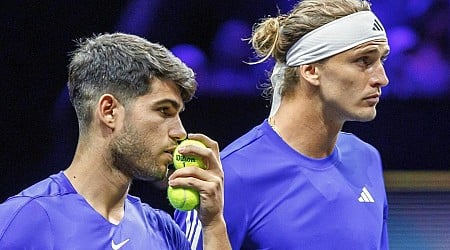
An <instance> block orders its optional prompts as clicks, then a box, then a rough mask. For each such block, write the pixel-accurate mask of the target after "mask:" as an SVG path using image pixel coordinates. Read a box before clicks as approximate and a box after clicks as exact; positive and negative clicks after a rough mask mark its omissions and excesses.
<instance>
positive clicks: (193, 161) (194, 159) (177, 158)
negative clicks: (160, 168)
mask: <svg viewBox="0 0 450 250" xmlns="http://www.w3.org/2000/svg"><path fill="white" fill-rule="evenodd" d="M186 145H195V146H199V147H204V148H206V146H205V144H203V143H201V142H199V141H196V140H190V139H186V140H183V141H182V142H181V143H180V144H179V145H178V146H177V147H176V148H175V151H174V152H173V166H174V167H175V169H180V168H184V167H199V168H203V169H206V165H205V163H204V162H203V160H202V158H201V157H200V156H196V155H182V154H180V153H179V152H178V148H179V147H181V146H186Z"/></svg>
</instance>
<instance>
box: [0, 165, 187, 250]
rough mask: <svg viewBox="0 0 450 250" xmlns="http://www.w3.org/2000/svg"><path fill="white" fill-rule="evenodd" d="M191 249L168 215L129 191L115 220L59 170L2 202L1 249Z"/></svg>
mask: <svg viewBox="0 0 450 250" xmlns="http://www.w3.org/2000/svg"><path fill="white" fill-rule="evenodd" d="M119 248H120V249H121V250H122V249H123V250H124V249H177V250H178V249H190V247H189V242H188V241H187V239H186V237H185V236H184V233H183V232H182V231H181V230H180V228H179V227H178V226H177V225H176V224H175V222H174V221H173V220H172V218H171V217H170V215H169V214H167V213H166V212H164V211H160V210H157V209H153V208H151V207H150V206H149V205H147V204H145V203H142V202H141V201H140V199H138V198H136V197H133V196H131V195H128V196H127V198H126V201H125V215H124V217H123V219H122V221H121V222H120V223H119V224H118V225H114V224H111V223H110V222H109V221H107V220H106V219H105V218H104V217H102V216H101V215H100V214H99V213H98V212H96V211H95V210H94V209H93V208H92V207H91V206H90V205H89V204H88V203H87V201H86V200H85V199H84V198H83V197H82V196H81V195H79V194H78V193H77V192H76V191H75V189H74V188H73V186H72V185H71V184H70V182H69V180H68V179H67V178H66V176H65V175H64V174H63V172H60V173H58V174H55V175H52V176H50V177H49V178H47V179H45V180H43V181H41V182H39V183H37V184H35V185H33V186H31V187H29V188H27V189H25V190H24V191H22V192H21V193H20V194H18V195H16V196H13V197H10V198H9V199H7V200H6V201H5V202H4V203H2V204H0V249H119Z"/></svg>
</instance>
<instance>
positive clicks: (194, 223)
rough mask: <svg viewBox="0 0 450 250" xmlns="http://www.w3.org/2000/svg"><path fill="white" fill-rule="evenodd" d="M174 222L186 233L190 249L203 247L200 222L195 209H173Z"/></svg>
mask: <svg viewBox="0 0 450 250" xmlns="http://www.w3.org/2000/svg"><path fill="white" fill-rule="evenodd" d="M174 219H175V222H176V223H177V224H178V225H179V226H180V228H181V230H182V231H183V232H184V234H185V235H186V238H187V239H188V241H189V243H190V244H191V249H197V250H202V249H203V235H202V224H201V222H200V219H199V218H198V213H197V211H196V210H192V211H187V212H185V211H180V210H175V213H174Z"/></svg>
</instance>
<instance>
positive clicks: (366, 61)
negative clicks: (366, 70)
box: [357, 56, 370, 65]
mask: <svg viewBox="0 0 450 250" xmlns="http://www.w3.org/2000/svg"><path fill="white" fill-rule="evenodd" d="M357 62H358V63H360V64H362V65H369V64H370V62H369V58H368V57H367V56H363V57H360V58H358V60H357Z"/></svg>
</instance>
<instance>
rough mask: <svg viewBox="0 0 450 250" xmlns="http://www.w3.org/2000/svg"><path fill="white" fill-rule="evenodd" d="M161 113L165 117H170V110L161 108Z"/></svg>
mask: <svg viewBox="0 0 450 250" xmlns="http://www.w3.org/2000/svg"><path fill="white" fill-rule="evenodd" d="M159 112H161V113H162V114H163V115H168V113H169V109H168V108H159Z"/></svg>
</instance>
